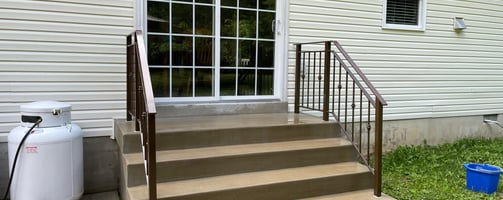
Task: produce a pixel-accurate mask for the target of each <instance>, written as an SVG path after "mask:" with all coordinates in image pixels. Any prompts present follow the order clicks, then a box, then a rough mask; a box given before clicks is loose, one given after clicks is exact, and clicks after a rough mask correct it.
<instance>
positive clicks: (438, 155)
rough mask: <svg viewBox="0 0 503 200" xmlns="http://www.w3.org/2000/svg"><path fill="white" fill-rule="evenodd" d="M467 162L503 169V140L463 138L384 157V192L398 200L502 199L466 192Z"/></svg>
mask: <svg viewBox="0 0 503 200" xmlns="http://www.w3.org/2000/svg"><path fill="white" fill-rule="evenodd" d="M465 163H485V164H491V165H496V166H500V167H503V139H463V140H460V141H457V142H455V143H452V144H444V145H441V146H429V145H422V146H414V147H412V146H407V147H399V148H397V149H396V150H394V151H392V152H389V153H386V154H385V155H384V156H383V192H384V193H386V194H388V195H390V196H392V197H395V198H396V199H398V200H408V199H411V200H416V199H446V200H450V199H456V200H459V199H466V200H468V199H470V200H472V199H500V197H499V195H498V193H503V184H502V183H501V182H502V179H503V178H500V183H499V185H498V190H497V192H496V193H494V194H492V195H487V194H484V193H476V192H472V191H470V190H467V189H466V178H465V177H466V171H465V169H464V167H463V164H465Z"/></svg>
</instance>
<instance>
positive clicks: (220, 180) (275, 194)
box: [128, 162, 372, 200]
mask: <svg viewBox="0 0 503 200" xmlns="http://www.w3.org/2000/svg"><path fill="white" fill-rule="evenodd" d="M371 177H372V176H371V173H370V172H369V170H368V168H367V167H366V166H363V165H361V164H359V163H357V162H344V163H336V164H326V165H315V166H306V167H299V168H288V169H280V170H269V171H260V172H249V173H241V174H233V175H226V176H216V177H209V178H201V179H192V180H185V181H175V182H166V183H159V184H158V185H157V188H158V196H157V199H186V200H191V199H194V200H196V199H197V200H200V199H205V200H227V199H233V200H234V199H240V200H248V199H250V200H256V199H261V200H268V199H271V200H277V199H299V198H307V197H313V196H322V195H328V194H333V193H338V192H344V191H354V190H362V189H368V188H371V187H372V182H371ZM355 180H357V181H355ZM147 193H148V192H147V186H146V185H141V186H136V187H131V188H129V189H128V198H129V199H135V200H140V199H147V198H148V196H147Z"/></svg>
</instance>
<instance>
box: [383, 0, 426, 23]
mask: <svg viewBox="0 0 503 200" xmlns="http://www.w3.org/2000/svg"><path fill="white" fill-rule="evenodd" d="M419 1H420V0H388V1H387V3H386V24H402V25H419V24H418V18H419V3H420V2H419Z"/></svg>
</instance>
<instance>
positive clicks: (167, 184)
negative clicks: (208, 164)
mask: <svg viewBox="0 0 503 200" xmlns="http://www.w3.org/2000/svg"><path fill="white" fill-rule="evenodd" d="M347 163H355V164H357V165H359V167H358V168H357V170H355V171H351V172H344V173H335V174H334V173H332V174H330V175H329V176H315V177H308V178H302V179H300V178H297V179H294V180H285V179H282V180H280V181H276V182H271V183H265V184H249V185H241V186H234V187H227V188H220V189H216V190H207V191H198V192H191V193H190V192H189V193H181V194H172V195H163V194H159V193H158V196H157V198H173V197H180V196H187V195H193V194H198V193H211V192H218V191H225V190H238V189H243V188H249V187H258V186H266V185H273V184H282V183H288V182H295V181H307V180H316V179H321V178H329V177H339V176H347V175H357V174H369V175H371V172H370V171H369V170H368V168H367V167H366V166H364V165H362V164H360V163H358V162H345V163H337V164H327V165H337V167H339V166H340V165H344V164H347ZM311 167H313V166H307V167H299V168H311ZM334 167H335V166H334ZM295 169H298V168H289V169H279V170H268V171H261V172H248V173H242V174H239V175H224V176H218V177H208V178H201V179H207V180H208V179H215V178H221V177H229V176H242V175H248V176H253V174H258V173H275V172H277V171H283V170H295ZM235 178H238V177H235ZM201 179H194V180H201ZM194 180H183V181H174V182H164V183H157V188H158V191H159V188H163V187H170V186H172V185H174V184H179V183H188V182H195V181H194ZM146 187H147V186H146V185H139V186H133V187H128V188H127V189H128V194H129V193H131V192H133V191H135V190H143V189H146ZM140 198H141V197H140Z"/></svg>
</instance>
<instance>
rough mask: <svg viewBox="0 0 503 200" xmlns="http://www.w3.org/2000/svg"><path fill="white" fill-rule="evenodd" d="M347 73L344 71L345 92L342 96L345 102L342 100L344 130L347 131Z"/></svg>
mask: <svg viewBox="0 0 503 200" xmlns="http://www.w3.org/2000/svg"><path fill="white" fill-rule="evenodd" d="M348 76H349V75H348V72H347V71H346V80H344V81H345V82H346V88H345V90H346V92H345V94H344V96H345V100H344V130H346V131H347V130H348Z"/></svg>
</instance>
